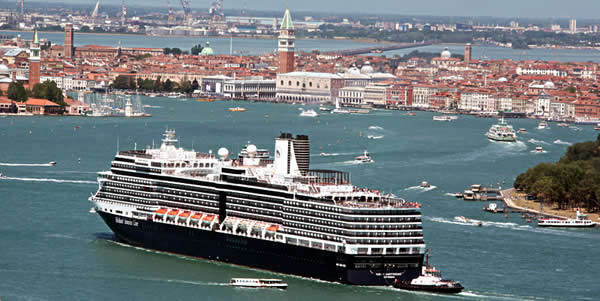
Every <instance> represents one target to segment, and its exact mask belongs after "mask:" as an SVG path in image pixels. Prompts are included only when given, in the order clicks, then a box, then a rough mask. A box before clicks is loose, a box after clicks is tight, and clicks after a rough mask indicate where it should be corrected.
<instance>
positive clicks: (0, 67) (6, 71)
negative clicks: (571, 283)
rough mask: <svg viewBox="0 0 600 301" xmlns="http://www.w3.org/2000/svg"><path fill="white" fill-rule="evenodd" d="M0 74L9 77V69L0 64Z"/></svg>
mask: <svg viewBox="0 0 600 301" xmlns="http://www.w3.org/2000/svg"><path fill="white" fill-rule="evenodd" d="M0 74H1V75H10V69H8V67H7V66H6V65H4V64H0Z"/></svg>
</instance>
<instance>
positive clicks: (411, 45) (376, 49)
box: [328, 41, 433, 56]
mask: <svg viewBox="0 0 600 301" xmlns="http://www.w3.org/2000/svg"><path fill="white" fill-rule="evenodd" d="M429 45H433V42H429V41H423V42H418V43H400V44H394V45H389V46H375V47H366V48H359V49H348V50H339V51H328V53H336V54H340V55H343V56H350V55H358V54H365V53H382V52H385V51H390V50H398V49H407V48H415V47H422V46H429Z"/></svg>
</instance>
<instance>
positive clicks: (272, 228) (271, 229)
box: [267, 225, 279, 233]
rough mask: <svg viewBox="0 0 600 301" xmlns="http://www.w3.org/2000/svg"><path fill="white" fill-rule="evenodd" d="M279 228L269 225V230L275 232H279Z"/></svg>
mask: <svg viewBox="0 0 600 301" xmlns="http://www.w3.org/2000/svg"><path fill="white" fill-rule="evenodd" d="M277 229H279V226H277V225H271V226H269V227H267V232H271V233H275V232H277Z"/></svg>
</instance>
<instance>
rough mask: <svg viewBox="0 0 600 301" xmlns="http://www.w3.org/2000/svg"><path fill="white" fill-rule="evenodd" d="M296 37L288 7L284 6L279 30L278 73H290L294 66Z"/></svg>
mask: <svg viewBox="0 0 600 301" xmlns="http://www.w3.org/2000/svg"><path fill="white" fill-rule="evenodd" d="M295 39H296V37H295V35H294V24H293V23H292V16H291V15H290V9H289V8H287V7H286V9H285V14H284V15H283V20H282V21H281V28H280V31H279V73H290V72H293V71H294V68H295V64H296V62H295V57H294V48H295V43H294V41H295Z"/></svg>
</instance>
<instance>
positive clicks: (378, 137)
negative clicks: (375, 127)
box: [367, 135, 383, 139]
mask: <svg viewBox="0 0 600 301" xmlns="http://www.w3.org/2000/svg"><path fill="white" fill-rule="evenodd" d="M367 138H369V139H381V138H383V135H368V136H367Z"/></svg>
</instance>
